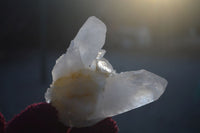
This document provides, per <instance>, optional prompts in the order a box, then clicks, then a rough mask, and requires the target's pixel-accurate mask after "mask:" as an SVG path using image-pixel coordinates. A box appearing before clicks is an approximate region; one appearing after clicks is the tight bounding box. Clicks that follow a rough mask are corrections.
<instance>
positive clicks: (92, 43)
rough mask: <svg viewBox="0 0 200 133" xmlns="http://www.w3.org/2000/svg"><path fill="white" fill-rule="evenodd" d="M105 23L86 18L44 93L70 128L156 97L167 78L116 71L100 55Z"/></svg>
mask: <svg viewBox="0 0 200 133" xmlns="http://www.w3.org/2000/svg"><path fill="white" fill-rule="evenodd" d="M105 37H106V26H105V24H104V23H103V22H102V21H101V20H99V19H98V18H96V17H90V18H88V20H87V21H86V22H85V24H84V25H83V26H82V27H81V29H80V30H79V32H78V34H77V35H76V37H75V38H74V40H72V41H71V44H70V46H69V48H68V49H67V52H66V53H65V54H63V55H62V56H60V57H59V58H58V59H57V61H56V64H55V66H54V68H53V70H52V77H53V82H52V84H51V85H50V88H48V89H47V92H46V93H45V99H46V101H47V103H50V104H51V105H52V106H54V107H55V108H56V109H57V111H58V117H59V120H60V121H61V122H62V123H63V124H65V125H67V126H70V127H87V126H92V125H94V124H96V123H97V122H99V121H101V120H103V119H105V118H107V117H111V116H115V115H117V114H121V113H124V112H126V111H129V110H132V109H134V108H138V107H140V106H143V105H145V104H148V103H150V102H153V101H155V100H157V99H158V98H159V97H160V96H161V95H162V94H163V92H164V90H165V88H166V85H167V81H166V80H165V79H164V78H161V77H159V76H157V75H155V74H153V73H151V72H148V71H146V70H138V71H128V72H121V73H116V72H115V70H114V69H113V67H112V65H111V64H110V63H109V62H108V60H106V59H105V58H104V57H103V56H104V54H105V50H103V49H102V47H103V45H104V43H105Z"/></svg>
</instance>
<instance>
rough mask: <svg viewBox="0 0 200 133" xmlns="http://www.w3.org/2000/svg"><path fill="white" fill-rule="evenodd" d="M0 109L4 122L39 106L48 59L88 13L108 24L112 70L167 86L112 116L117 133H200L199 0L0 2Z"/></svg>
mask: <svg viewBox="0 0 200 133" xmlns="http://www.w3.org/2000/svg"><path fill="white" fill-rule="evenodd" d="M0 3H1V4H0V12H1V17H0V44H1V48H0V62H1V65H0V112H2V113H3V114H4V115H5V117H6V119H7V121H8V120H10V119H11V118H12V117H14V115H16V114H18V113H20V111H21V110H23V109H24V108H25V107H26V106H28V105H29V104H32V103H37V102H41V101H44V93H45V91H46V89H47V88H48V87H49V85H50V83H51V81H52V78H51V70H52V68H53V66H54V64H55V60H56V59H57V58H58V57H59V56H60V55H61V54H62V53H64V52H65V51H66V49H67V47H68V45H69V43H70V41H71V40H72V39H73V38H74V37H75V35H76V33H77V32H78V30H79V28H80V27H81V26H82V25H83V23H84V22H85V21H86V19H87V18H88V17H89V16H96V17H98V18H100V19H101V20H102V21H103V22H104V23H105V24H106V25H107V29H108V31H107V38H106V45H105V47H104V48H105V49H106V50H107V51H108V52H107V53H106V55H105V56H106V58H107V59H109V61H110V62H111V64H112V65H113V67H114V68H115V69H116V71H117V72H121V71H130V70H139V69H146V70H148V71H151V72H153V73H156V74H158V75H160V76H162V77H164V78H166V79H167V80H168V82H169V84H168V86H167V89H166V91H165V93H164V95H163V96H162V97H161V98H160V99H159V100H158V101H156V102H154V103H151V104H148V105H146V106H143V107H141V108H138V109H135V110H132V111H129V112H127V113H125V114H122V115H119V116H116V117H114V119H115V120H116V121H117V123H118V126H119V129H120V133H169V132H170V133H177V132H178V133H179V132H181V133H199V132H200V8H199V7H200V1H199V0H123V1H122V0H99V1H95V0H73V1H72V0H59V1H58V0H57V1H56V0H17V1H16V0H4V1H1V2H0Z"/></svg>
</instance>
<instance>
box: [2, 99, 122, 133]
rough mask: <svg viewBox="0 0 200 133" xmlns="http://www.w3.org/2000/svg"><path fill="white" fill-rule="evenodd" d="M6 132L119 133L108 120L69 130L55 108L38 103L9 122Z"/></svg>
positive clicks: (113, 122) (115, 125) (110, 120)
mask: <svg viewBox="0 0 200 133" xmlns="http://www.w3.org/2000/svg"><path fill="white" fill-rule="evenodd" d="M6 130H7V132H6V133H117V132H118V127H117V124H116V122H115V121H114V120H112V119H111V118H107V119H105V120H103V121H101V122H99V123H97V124H96V125H94V126H91V127H85V128H69V127H67V126H65V125H63V124H62V123H61V122H59V121H58V117H57V111H56V109H55V108H54V107H53V106H51V105H50V104H48V103H37V104H32V105H29V106H28V107H27V108H26V109H25V110H24V111H22V112H21V113H20V114H18V115H17V116H15V117H14V118H13V119H12V120H11V121H10V122H8V124H7V128H6ZM0 133H1V132H0Z"/></svg>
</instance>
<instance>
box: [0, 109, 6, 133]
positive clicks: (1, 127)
mask: <svg viewBox="0 0 200 133" xmlns="http://www.w3.org/2000/svg"><path fill="white" fill-rule="evenodd" d="M5 126H6V121H5V118H4V117H3V114H1V112H0V133H4V132H5Z"/></svg>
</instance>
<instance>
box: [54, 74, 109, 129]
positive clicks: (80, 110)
mask: <svg viewBox="0 0 200 133" xmlns="http://www.w3.org/2000/svg"><path fill="white" fill-rule="evenodd" d="M99 75H100V76H106V75H105V74H102V73H98V72H96V71H91V70H80V71H77V72H74V73H71V74H70V75H68V76H66V77H61V78H59V79H58V80H56V81H55V82H54V83H53V84H52V86H51V88H52V91H53V92H52V94H53V95H52V99H51V104H52V105H53V106H54V107H56V109H57V110H58V113H59V117H60V119H61V121H63V122H65V123H68V124H69V125H70V121H81V120H85V119H87V117H88V116H89V115H90V114H92V113H93V112H94V111H95V107H96V103H97V98H98V95H99V92H100V91H102V90H103V88H101V86H100V85H99V84H97V82H98V81H96V80H94V79H95V78H94V77H97V76H99ZM66 111H67V112H66ZM66 118H69V120H67V119H66ZM77 118H78V119H77Z"/></svg>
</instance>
